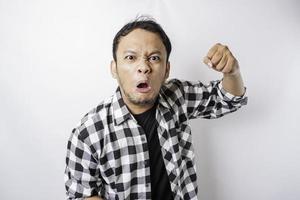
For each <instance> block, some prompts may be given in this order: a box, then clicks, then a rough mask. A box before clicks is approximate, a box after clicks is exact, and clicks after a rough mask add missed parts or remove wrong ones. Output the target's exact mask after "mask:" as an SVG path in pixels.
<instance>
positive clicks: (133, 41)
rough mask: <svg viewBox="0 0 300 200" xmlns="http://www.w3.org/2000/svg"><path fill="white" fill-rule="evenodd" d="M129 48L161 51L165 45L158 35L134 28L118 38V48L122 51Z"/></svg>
mask: <svg viewBox="0 0 300 200" xmlns="http://www.w3.org/2000/svg"><path fill="white" fill-rule="evenodd" d="M129 49H131V50H135V51H151V50H160V51H161V52H162V53H163V52H165V46H164V44H163V42H162V40H161V38H160V36H159V35H158V34H156V33H153V32H150V31H147V30H143V29H135V30H133V31H131V32H130V33H129V34H127V35H126V36H123V37H121V38H120V42H119V47H118V50H120V52H123V51H126V50H129Z"/></svg>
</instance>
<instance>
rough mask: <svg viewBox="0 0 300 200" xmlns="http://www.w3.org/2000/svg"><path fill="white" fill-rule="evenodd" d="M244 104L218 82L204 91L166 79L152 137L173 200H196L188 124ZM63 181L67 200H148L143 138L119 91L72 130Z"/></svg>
mask: <svg viewBox="0 0 300 200" xmlns="http://www.w3.org/2000/svg"><path fill="white" fill-rule="evenodd" d="M246 104H247V97H246V95H245V94H244V95H243V96H233V95H231V94H229V93H228V92H226V91H225V90H224V89H223V88H222V84H221V81H220V80H217V81H211V82H210V83H209V84H208V85H204V84H203V83H201V82H189V81H180V80H177V79H171V80H169V81H168V82H167V83H165V84H163V85H162V87H161V89H160V93H159V95H158V105H157V111H156V120H157V122H158V123H159V125H158V128H157V133H158V138H159V142H160V146H161V147H160V148H161V153H162V157H163V160H164V164H165V167H166V171H167V174H168V177H169V181H170V185H171V190H172V192H173V195H174V199H176V200H177V199H178V200H179V199H188V200H190V199H197V191H198V188H197V175H196V168H195V161H194V158H195V154H194V149H193V145H192V138H191V128H190V126H189V119H193V118H197V117H202V118H208V119H211V118H218V117H221V116H223V115H225V114H227V113H231V112H234V111H236V110H237V109H238V108H240V107H241V106H242V105H246ZM158 148H159V147H158ZM64 177H65V187H66V195H67V199H69V200H72V199H77V200H82V199H84V198H86V197H90V196H95V195H96V196H100V197H103V198H105V199H151V179H150V166H149V151H148V146H147V139H146V135H145V132H144V131H143V129H142V127H140V126H139V125H138V123H137V121H136V120H135V118H134V117H133V116H132V115H131V113H130V112H129V110H128V108H127V106H126V105H125V103H124V101H123V99H122V96H121V92H120V89H119V88H118V89H117V91H116V93H115V94H114V95H113V96H112V97H110V98H108V99H106V100H104V101H103V102H102V103H100V104H99V105H98V106H97V107H95V108H94V109H92V110H91V111H90V112H89V113H87V114H86V115H85V116H84V117H83V118H82V120H81V122H80V124H79V125H78V126H77V127H76V128H74V129H73V131H72V133H71V136H70V138H69V141H68V144H67V157H66V168H65V176H64ZM154 192H155V191H154Z"/></svg>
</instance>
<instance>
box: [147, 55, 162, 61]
mask: <svg viewBox="0 0 300 200" xmlns="http://www.w3.org/2000/svg"><path fill="white" fill-rule="evenodd" d="M149 61H150V62H151V61H152V62H158V61H160V57H159V56H150V58H149Z"/></svg>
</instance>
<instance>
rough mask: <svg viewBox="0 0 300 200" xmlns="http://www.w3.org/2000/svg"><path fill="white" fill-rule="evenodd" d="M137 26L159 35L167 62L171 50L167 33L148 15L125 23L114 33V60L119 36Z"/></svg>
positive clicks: (124, 34)
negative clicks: (165, 52)
mask: <svg viewBox="0 0 300 200" xmlns="http://www.w3.org/2000/svg"><path fill="white" fill-rule="evenodd" d="M138 28H140V29H143V30H146V31H150V32H152V33H156V34H158V35H159V36H160V38H161V40H162V43H163V44H164V46H165V48H166V51H167V62H168V60H169V56H170V53H171V50H172V45H171V42H170V39H169V37H168V36H167V34H166V33H165V31H164V30H163V29H162V27H161V26H160V25H159V24H158V23H157V22H156V21H155V20H154V19H153V18H151V17H149V16H139V17H137V18H136V19H134V20H133V21H131V22H129V23H127V24H125V25H124V26H123V27H122V28H121V29H120V30H119V32H118V33H117V34H116V35H115V37H114V40H113V49H112V51H113V52H112V53H113V58H114V60H115V61H117V56H116V52H117V49H118V45H119V42H120V39H121V37H124V36H126V35H127V34H129V33H130V32H131V31H133V30H135V29H138Z"/></svg>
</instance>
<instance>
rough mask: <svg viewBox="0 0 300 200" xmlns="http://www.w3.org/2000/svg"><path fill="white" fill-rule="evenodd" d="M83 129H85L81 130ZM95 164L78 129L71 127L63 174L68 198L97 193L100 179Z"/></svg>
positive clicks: (95, 161) (78, 197)
mask: <svg viewBox="0 0 300 200" xmlns="http://www.w3.org/2000/svg"><path fill="white" fill-rule="evenodd" d="M84 131H87V130H86V129H84V130H83V131H82V132H84ZM83 134H84V133H83ZM97 166H98V162H97V160H96V159H95V158H94V157H93V154H92V152H91V148H90V146H89V145H88V144H86V143H85V142H84V140H83V138H82V137H81V135H80V134H79V130H78V129H73V131H72V134H71V136H70V138H69V140H68V145H67V156H66V168H65V175H64V180H65V188H66V195H67V199H68V200H75V199H76V200H83V199H84V198H86V197H91V196H97V195H99V191H100V188H101V180H100V179H99V178H98V177H99V168H97Z"/></svg>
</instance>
